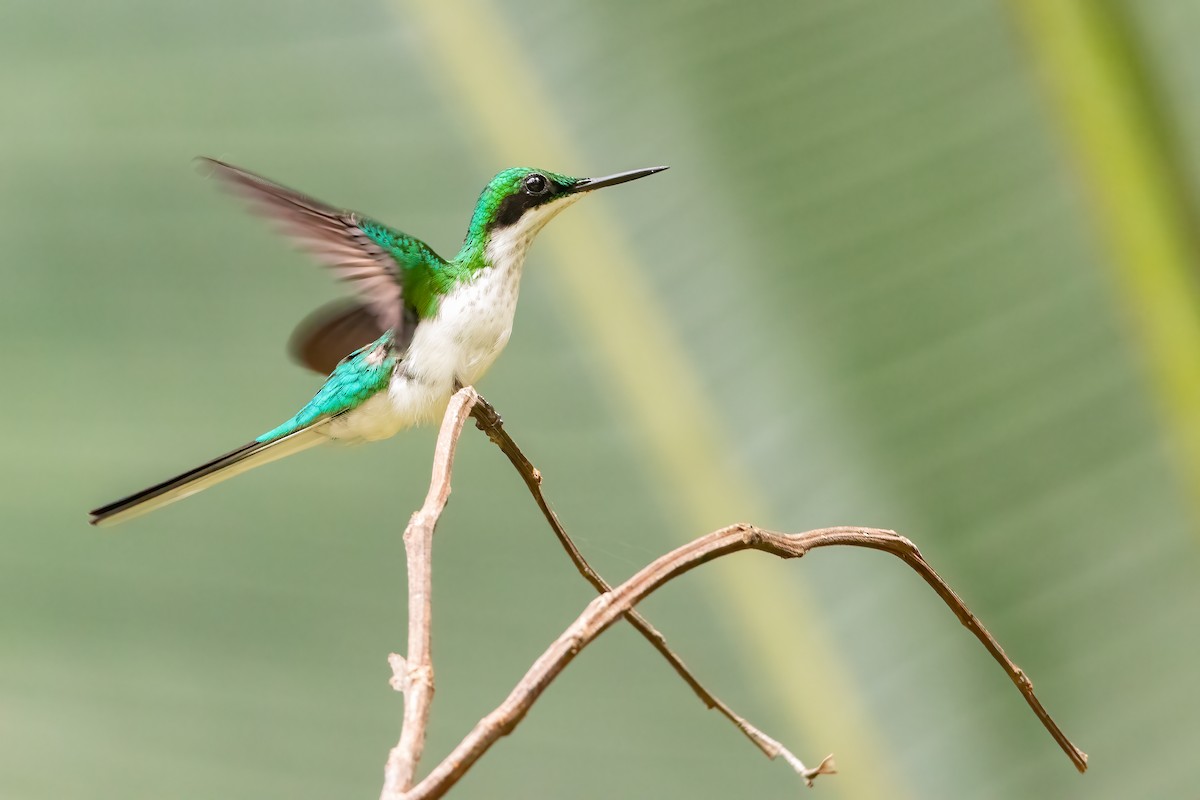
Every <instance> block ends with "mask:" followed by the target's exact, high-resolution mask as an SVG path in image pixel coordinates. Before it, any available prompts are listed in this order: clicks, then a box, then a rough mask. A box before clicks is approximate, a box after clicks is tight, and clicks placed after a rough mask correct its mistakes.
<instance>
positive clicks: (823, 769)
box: [471, 395, 836, 785]
mask: <svg viewBox="0 0 1200 800" xmlns="http://www.w3.org/2000/svg"><path fill="white" fill-rule="evenodd" d="M471 416H472V417H473V418H474V419H475V426H476V427H477V428H479V430H481V431H483V432H484V433H486V434H487V436H488V439H490V440H491V441H492V443H493V444H495V445H496V446H497V447H499V448H500V451H501V452H503V453H504V455H505V456H507V457H508V460H509V461H510V462H512V465H513V467H514V468H515V469H516V470H517V473H518V474H519V475H520V476H521V479H522V480H523V481H525V486H526V487H527V488H528V489H529V493H530V494H531V495H532V496H533V501H534V503H536V504H537V507H538V509H540V510H541V512H542V516H543V517H545V518H546V522H547V523H549V525H550V529H551V530H553V531H554V535H555V537H556V538H557V539H558V542H559V544H560V545H562V548H563V550H565V551H566V553H567V557H568V558H570V559H571V563H573V564H574V565H575V568H576V569H577V570H579V574H580V575H582V576H583V577H584V580H586V581H587V582H588V583H590V584H591V585H592V587H593V588H594V589H595V590H596V591H597V592H598V593H600V594H603V593H604V592H608V591H611V590H612V586H611V585H610V584H609V583H608V581H606V580H604V578H603V577H602V576H601V575H600V573H598V572H596V570H595V569H594V568H593V567H592V565H591V564H589V563H588V560H587V559H586V558H584V555H583V553H582V552H580V550H579V548H578V547H576V546H575V542H574V541H573V540H572V539H571V537H570V536H569V535H568V534H567V530H566V528H564V527H563V524H562V521H561V520H559V518H558V514H556V513H555V512H554V509H552V508H550V504H549V503H548V502H547V500H546V496H545V495H544V494H543V493H542V473H541V472H540V471H539V470H538V468H537V467H535V466H534V465H533V462H531V461H530V460H529V459H528V458H527V457H526V456H525V453H524V452H522V451H521V448H520V447H518V446H517V443H516V442H515V441H514V440H513V438H512V437H511V436H509V435H508V431H506V430H505V429H504V422H503V420H502V419H501V418H500V414H499V413H498V412H497V411H496V409H495V407H494V406H492V404H491V403H489V402H488V401H487V400H486V399H484V397H483V396H482V395H480V396H479V397H478V399H477V400H476V401H475V405H474V406H473V407H472V408H471ZM625 619H626V620H628V621H629V624H630V625H632V626H633V627H634V629H636V630H637V632H638V633H640V634H641V635H642V636H643V637H645V639H646V641H648V642H650V645H651V646H652V647H653V648H654V649H655V650H657V651H658V652H659V653H660V654H661V655H662V657H663V658H664V659H666V661H667V663H668V664H670V665H671V668H672V669H674V670H675V672H676V673H677V674H678V675H679V677H680V678H682V679H683V681H684V683H686V684H687V685H688V686H689V687H690V688H691V690H692V691H693V692H694V693H695V694H696V696H697V697H699V698H700V701H701V702H702V703H704V705H705V706H706V707H708V708H713V709H716V710H717V711H718V712H719V713H720V714H721V715H722V716H724V717H725V718H726V719H728V720H729V721H730V722H732V723H733V724H734V726H735V727H736V728H737V729H738V730H739V731H741V732H742V733H743V734H744V735H745V736H746V738H747V739H749V740H750V741H751V742H752V743H753V744H754V746H755V747H757V748H758V749H759V750H761V751H762V752H763V754H764V755H766V757H767V758H769V759H772V760H774V759H776V758H778V757H780V756H782V757H783V760H784V761H785V762H787V764H788V765H789V766H790V767H791V768H792V769H793V770H795V771H796V772H797V773H799V774H800V775H801V776H803V777H804V779H805V781H807V782H808V783H809V785H812V779H813V778H815V777H816V776H817V775H819V774H821V775H829V774H833V773H834V772H835V771H836V769H835V767H834V764H833V759H832V756H826V758H825V759H824V760H823V761H822V762H821V763H820V764H819V765H818V766H816V767H813V768H812V769H809V768H808V767H806V766H804V763H803V762H802V761H801V760H800V759H799V758H797V757H796V755H795V754H794V753H792V751H791V750H788V749H787V748H786V747H784V746H783V745H782V744H781V743H780V742H779V741H778V740H776V739H773V738H772V737H770V736H768V735H767V734H766V733H764V732H762V731H761V730H759V729H758V728H757V727H755V726H754V725H752V724H751V723H750V721H749V720H747V719H746V718H745V717H743V716H741V715H740V714H738V713H737V712H736V711H734V710H733V709H732V708H730V707H729V706H728V705H726V704H725V702H724V701H723V700H721V699H720V698H719V697H717V696H716V695H714V694H713V693H712V692H710V691H708V689H706V688H705V687H704V685H703V684H701V683H700V680H699V679H698V678H697V677H696V676H695V675H693V674H692V671H691V670H690V669H688V666H687V665H686V664H684V663H683V659H681V658H680V657H679V655H678V654H677V653H676V652H675V651H674V650H672V649H671V648H670V646H668V645H667V639H666V637H665V636H663V635H662V633H660V632H659V631H658V629H657V628H655V627H654V626H653V625H651V624H650V621H649V620H647V619H646V618H645V617H643V616H642V615H641V614H640V613H638V612H637V611H636V610H634V609H630V610H629V611H627V612H626V613H625Z"/></svg>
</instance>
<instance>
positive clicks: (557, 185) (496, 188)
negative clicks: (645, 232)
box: [463, 167, 666, 253]
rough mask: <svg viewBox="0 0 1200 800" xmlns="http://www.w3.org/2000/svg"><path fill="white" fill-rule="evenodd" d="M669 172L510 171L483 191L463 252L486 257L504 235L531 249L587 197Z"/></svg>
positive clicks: (503, 173) (648, 169)
mask: <svg viewBox="0 0 1200 800" xmlns="http://www.w3.org/2000/svg"><path fill="white" fill-rule="evenodd" d="M664 169H666V167H649V168H646V169H635V170H630V171H629V172H620V173H617V174H615V175H606V176H604V177H602V178H573V177H571V176H569V175H561V174H559V173H557V172H551V171H550V170H546V169H536V168H533V167H512V168H510V169H506V170H504V171H502V172H500V173H498V174H497V175H496V177H494V178H492V179H491V181H489V182H488V185H487V186H485V187H483V192H482V193H481V194H480V195H479V202H478V203H476V205H475V214H474V215H473V216H472V217H471V227H470V229H469V230H468V231H467V240H466V242H465V243H464V244H463V251H464V253H465V252H466V251H468V250H474V249H478V251H479V252H480V253H482V251H483V249H484V248H485V247H486V245H487V243H488V241H490V240H491V239H493V238H495V236H496V235H497V234H501V233H502V234H504V236H505V239H506V240H511V241H513V242H514V243H515V242H520V243H522V246H527V245H528V243H529V241H530V240H532V238H533V236H534V235H535V234H536V233H537V232H538V231H540V230H541V229H542V226H544V225H545V224H546V223H547V222H549V221H550V220H551V219H552V218H553V217H554V215H556V214H557V213H558V212H559V211H562V210H563V209H564V208H566V207H567V206H569V205H571V204H572V203H573V202H575V201H576V200H578V199H579V198H580V197H582V196H583V195H584V194H585V193H587V192H590V191H592V190H593V189H600V188H602V187H604V186H615V185H616V184H618V183H625V182H627V181H632V180H636V179H638V178H644V177H645V176H647V175H653V174H654V173H656V172H662V171H663V170H664Z"/></svg>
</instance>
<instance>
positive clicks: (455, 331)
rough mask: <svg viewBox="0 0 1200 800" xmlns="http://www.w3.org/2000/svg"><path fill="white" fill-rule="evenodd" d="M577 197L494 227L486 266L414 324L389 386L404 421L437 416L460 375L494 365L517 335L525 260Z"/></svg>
mask: <svg viewBox="0 0 1200 800" xmlns="http://www.w3.org/2000/svg"><path fill="white" fill-rule="evenodd" d="M576 199H578V196H577V195H571V196H568V197H566V198H563V199H561V200H558V201H556V202H554V203H550V204H548V205H545V206H542V207H540V208H537V209H533V210H531V211H528V212H526V213H525V214H524V215H523V216H522V217H521V219H520V220H518V221H517V222H516V223H515V224H513V225H509V226H507V227H505V228H500V229H498V230H496V231H494V232H493V233H492V235H491V236H490V238H489V239H488V243H487V247H486V248H485V250H484V261H485V263H486V264H488V265H489V266H486V267H484V268H483V269H481V270H479V271H478V272H477V273H475V275H474V276H472V277H471V278H470V279H468V280H467V281H466V282H465V283H462V284H459V285H458V286H457V287H455V288H454V289H453V290H452V291H451V292H450V293H449V294H447V295H446V296H444V297H443V298H442V299H441V300H440V302H439V303H438V310H437V314H436V315H435V316H434V317H433V318H432V319H427V320H422V321H421V323H420V324H419V325H418V326H417V331H416V334H415V336H414V337H413V340H412V344H410V345H409V348H408V353H407V354H406V355H405V357H404V362H403V363H402V364H401V366H400V368H399V369H397V370H396V374H395V376H394V377H393V378H392V382H391V385H390V386H389V390H388V395H389V398H390V400H391V405H392V407H393V409H394V412H395V414H396V415H397V416H398V417H400V418H402V419H403V423H402V424H403V426H404V427H407V426H409V425H415V424H418V423H421V422H431V421H434V420H436V419H437V418H438V417H439V416H440V415H441V414H442V412H443V411H444V409H445V407H446V403H447V402H448V401H449V399H450V395H451V393H453V391H454V384H455V382H456V381H457V382H458V383H461V384H462V385H464V386H470V385H473V384H475V383H476V382H477V381H479V379H480V378H482V377H483V375H484V373H486V372H487V370H488V368H489V367H491V366H492V363H493V362H495V360H496V357H497V356H499V355H500V352H501V351H502V350H503V349H504V346H505V345H506V344H508V338H509V336H510V335H511V334H512V326H513V316H514V315H515V314H516V310H517V292H518V290H519V288H520V283H521V267H522V265H523V264H524V263H525V253H526V252H527V251H528V249H529V245H530V243H531V242H532V241H533V237H534V236H535V235H536V234H537V232H538V231H539V230H541V229H542V226H544V225H545V224H546V223H547V222H548V221H549V220H550V218H551V217H553V216H554V215H555V214H557V213H558V212H559V211H561V210H562V209H564V208H566V207H567V206H568V205H570V204H571V203H572V202H574V201H575V200H576Z"/></svg>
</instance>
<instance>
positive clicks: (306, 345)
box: [288, 298, 417, 375]
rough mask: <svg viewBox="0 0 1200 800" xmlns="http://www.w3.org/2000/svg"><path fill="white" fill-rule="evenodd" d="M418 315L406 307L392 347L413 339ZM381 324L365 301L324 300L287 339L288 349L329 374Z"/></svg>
mask: <svg viewBox="0 0 1200 800" xmlns="http://www.w3.org/2000/svg"><path fill="white" fill-rule="evenodd" d="M416 327H417V316H416V314H415V313H414V312H413V311H412V310H411V309H405V311H404V312H403V313H402V315H401V317H400V324H399V325H398V326H396V327H394V328H393V331H394V337H393V340H392V341H393V344H392V347H393V349H394V350H395V351H396V352H398V353H403V352H404V351H405V350H407V349H408V345H409V342H411V341H412V335H413V331H414V330H416ZM383 332H384V328H383V327H381V326H380V324H379V320H378V318H377V317H376V316H375V314H374V312H373V311H372V310H371V309H370V307H368V306H367V305H366V304H365V303H362V302H359V301H356V300H351V299H348V298H343V299H341V300H335V301H333V302H332V303H326V304H325V305H323V306H321V307H320V308H318V309H317V310H316V311H314V312H312V313H311V314H309V315H308V316H307V317H305V318H304V319H303V320H302V321H301V322H300V324H299V325H297V326H296V330H295V331H293V332H292V336H291V338H290V339H289V340H288V353H289V354H290V355H291V357H292V358H293V359H295V360H296V361H297V362H298V363H300V364H302V365H304V366H306V367H308V368H309V369H311V370H313V371H314V372H317V373H320V374H321V375H328V374H329V373H331V372H333V368H334V367H336V366H337V365H338V362H339V361H341V360H342V359H343V358H345V357H346V356H347V355H349V354H350V353H353V352H354V351H355V350H358V349H359V348H362V347H366V346H367V345H369V344H370V343H371V342H373V341H375V340H376V339H378V338H379V337H380V336H382V335H383Z"/></svg>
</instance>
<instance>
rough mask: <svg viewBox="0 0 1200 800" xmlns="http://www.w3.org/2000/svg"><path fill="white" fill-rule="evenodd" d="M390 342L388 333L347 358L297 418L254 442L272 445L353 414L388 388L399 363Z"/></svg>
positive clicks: (297, 414) (390, 336)
mask: <svg viewBox="0 0 1200 800" xmlns="http://www.w3.org/2000/svg"><path fill="white" fill-rule="evenodd" d="M391 343H392V333H391V331H388V332H387V333H385V334H384V335H383V336H380V337H379V339H377V340H376V341H374V342H372V343H371V344H369V345H367V346H366V347H364V348H362V349H361V350H356V351H354V352H353V353H351V354H350V355H348V356H346V358H344V359H342V362H341V363H340V364H338V365H337V368H336V369H334V371H333V374H332V375H330V376H329V379H328V380H326V381H325V385H324V386H322V387H321V389H320V390H319V391H318V392H317V394H316V396H315V397H313V399H312V400H309V401H308V404H307V405H305V406H304V408H302V409H300V410H299V411H298V412H296V416H294V417H292V418H291V419H289V420H288V421H287V422H285V423H283V424H282V425H280V426H278V427H276V428H273V429H271V430H269V431H267V432H266V433H264V434H263V435H262V436H259V437H258V438H257V439H255V441H257V442H271V441H274V440H276V439H279V438H282V437H284V436H287V435H288V434H289V433H294V432H295V431H298V430H300V429H301V428H305V427H307V426H309V425H311V424H313V423H314V422H316V421H317V420H319V419H321V418H322V417H331V416H333V415H334V414H341V413H344V412H346V411H350V410H352V409H354V408H357V407H358V406H360V405H362V404H363V403H364V402H365V401H366V400H367V399H368V398H370V397H371V396H372V395H373V394H375V393H376V392H378V391H380V390H382V389H385V388H386V387H387V385H388V381H389V380H390V379H391V377H392V370H393V369H394V368H395V366H396V362H397V361H398V360H399V359H398V358H397V356H396V354H395V352H394V351H393V350H392V348H391V347H390V345H391Z"/></svg>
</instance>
